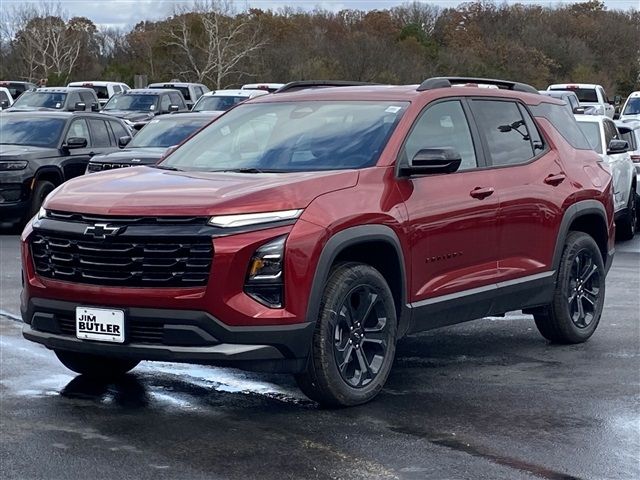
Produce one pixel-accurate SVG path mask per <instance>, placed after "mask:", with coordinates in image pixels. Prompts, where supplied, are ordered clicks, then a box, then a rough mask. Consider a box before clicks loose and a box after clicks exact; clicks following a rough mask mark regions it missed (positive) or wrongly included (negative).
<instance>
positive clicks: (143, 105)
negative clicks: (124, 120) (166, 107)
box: [104, 93, 158, 112]
mask: <svg viewBox="0 0 640 480" xmlns="http://www.w3.org/2000/svg"><path fill="white" fill-rule="evenodd" d="M157 101H158V97H157V96H156V95H145V94H141V95H136V94H135V93H134V94H128V95H114V96H113V97H111V99H110V100H109V101H108V102H107V104H106V105H105V106H104V110H127V111H138V112H149V111H153V110H156V108H157Z"/></svg>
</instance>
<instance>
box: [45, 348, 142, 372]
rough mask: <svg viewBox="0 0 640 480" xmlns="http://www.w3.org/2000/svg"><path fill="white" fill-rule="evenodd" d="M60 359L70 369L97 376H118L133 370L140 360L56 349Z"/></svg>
mask: <svg viewBox="0 0 640 480" xmlns="http://www.w3.org/2000/svg"><path fill="white" fill-rule="evenodd" d="M55 354H56V356H57V357H58V360H60V362H62V364H63V365H64V366H65V367H67V368H68V369H69V370H71V371H73V372H76V373H80V374H81V375H87V376H90V377H96V378H116V377H119V376H122V375H124V374H125V373H127V372H128V371H130V370H133V369H134V368H135V367H136V366H137V365H138V364H139V363H140V360H133V359H129V358H115V357H105V356H102V355H91V354H89V353H78V352H69V351H67V350H55Z"/></svg>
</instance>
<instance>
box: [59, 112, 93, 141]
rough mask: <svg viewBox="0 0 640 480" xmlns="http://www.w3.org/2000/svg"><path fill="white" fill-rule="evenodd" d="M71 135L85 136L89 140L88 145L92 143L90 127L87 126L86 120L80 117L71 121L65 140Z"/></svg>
mask: <svg viewBox="0 0 640 480" xmlns="http://www.w3.org/2000/svg"><path fill="white" fill-rule="evenodd" d="M71 137H79V138H85V139H86V140H87V146H89V145H91V137H90V135H89V127H88V126H87V122H86V120H84V119H83V118H78V119H76V120H74V121H73V122H71V125H69V130H67V136H66V137H65V139H64V140H65V142H66V141H67V140H69V138H71Z"/></svg>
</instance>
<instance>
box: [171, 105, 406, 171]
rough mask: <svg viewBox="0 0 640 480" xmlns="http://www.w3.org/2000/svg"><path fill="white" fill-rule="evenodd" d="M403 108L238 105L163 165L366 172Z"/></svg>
mask: <svg viewBox="0 0 640 480" xmlns="http://www.w3.org/2000/svg"><path fill="white" fill-rule="evenodd" d="M406 106H407V103H406V102H382V101H376V102H365V101H354V102H348V101H333V102H330V101H317V102H316V101H314V102H292V101H289V102H279V103H263V104H253V105H252V104H242V105H239V106H238V107H237V108H234V109H233V110H231V111H230V112H228V113H227V114H226V115H224V116H222V117H220V118H218V119H217V120H216V121H215V122H213V123H212V124H211V125H209V126H208V127H206V128H205V129H204V130H202V131H200V132H199V133H198V134H197V135H195V136H194V137H193V138H191V139H190V140H189V141H187V142H186V143H185V144H184V145H182V146H181V147H180V148H178V149H177V150H176V151H175V152H174V153H172V154H171V155H170V156H169V157H167V159H166V160H165V162H164V164H165V165H168V166H173V167H176V168H179V169H181V170H188V171H214V170H218V171H219V170H229V169H244V168H249V169H259V170H266V171H280V172H294V171H319V170H340V169H356V168H364V167H370V166H373V165H375V163H376V161H377V160H378V157H379V156H380V153H381V152H382V150H383V149H384V147H385V145H386V144H387V141H388V139H389V137H390V135H391V134H392V132H393V130H394V129H395V127H396V125H397V122H398V121H399V120H400V118H401V117H402V114H403V113H404V111H405V109H406Z"/></svg>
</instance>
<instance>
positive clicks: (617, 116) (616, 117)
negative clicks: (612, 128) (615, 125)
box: [613, 112, 620, 120]
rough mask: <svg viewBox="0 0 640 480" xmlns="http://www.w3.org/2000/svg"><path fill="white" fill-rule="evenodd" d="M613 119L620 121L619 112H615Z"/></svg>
mask: <svg viewBox="0 0 640 480" xmlns="http://www.w3.org/2000/svg"><path fill="white" fill-rule="evenodd" d="M613 119H614V120H620V112H616V113H614V114H613Z"/></svg>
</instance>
